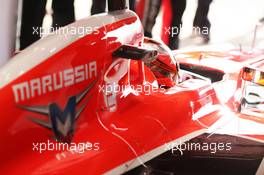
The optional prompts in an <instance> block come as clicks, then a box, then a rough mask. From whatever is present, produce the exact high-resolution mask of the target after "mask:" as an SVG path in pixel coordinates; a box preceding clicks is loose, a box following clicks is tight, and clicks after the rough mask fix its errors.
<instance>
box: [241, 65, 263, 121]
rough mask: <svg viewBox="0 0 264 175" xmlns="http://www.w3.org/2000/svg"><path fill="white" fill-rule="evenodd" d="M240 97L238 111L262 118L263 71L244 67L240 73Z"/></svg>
mask: <svg viewBox="0 0 264 175" xmlns="http://www.w3.org/2000/svg"><path fill="white" fill-rule="evenodd" d="M241 79H242V83H241V89H242V96H241V100H240V104H239V108H238V111H239V112H240V113H242V114H246V115H252V116H256V117H263V116H264V71H262V70H258V69H256V68H251V67H244V68H243V69H242V72H241Z"/></svg>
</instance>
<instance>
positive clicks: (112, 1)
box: [108, 0, 128, 12]
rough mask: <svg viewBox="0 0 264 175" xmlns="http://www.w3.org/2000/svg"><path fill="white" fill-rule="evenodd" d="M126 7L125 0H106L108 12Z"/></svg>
mask: <svg viewBox="0 0 264 175" xmlns="http://www.w3.org/2000/svg"><path fill="white" fill-rule="evenodd" d="M127 8H128V3H127V0H108V12H112V11H116V10H124V9H127Z"/></svg>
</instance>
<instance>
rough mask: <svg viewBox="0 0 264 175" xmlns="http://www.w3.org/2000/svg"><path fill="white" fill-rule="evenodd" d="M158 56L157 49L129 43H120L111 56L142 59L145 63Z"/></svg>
mask: <svg viewBox="0 0 264 175" xmlns="http://www.w3.org/2000/svg"><path fill="white" fill-rule="evenodd" d="M157 56H158V51H157V50H154V49H145V48H141V47H135V46H131V45H122V46H120V47H119V48H118V49H117V50H115V51H114V52H113V57H117V58H124V59H131V60H142V61H143V62H145V63H150V62H152V61H153V60H155V59H156V58H157Z"/></svg>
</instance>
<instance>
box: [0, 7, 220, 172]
mask: <svg viewBox="0 0 264 175" xmlns="http://www.w3.org/2000/svg"><path fill="white" fill-rule="evenodd" d="M122 13H130V14H131V13H132V12H122ZM105 15H107V14H105ZM98 18H100V17H98ZM127 28H129V31H127ZM115 31H118V32H119V33H118V34H119V35H114V34H112V33H114V32H115ZM143 38H144V36H143V29H142V27H141V23H140V21H139V19H138V17H137V16H136V15H133V16H132V17H129V18H127V19H125V20H116V21H114V22H113V23H111V24H109V25H106V26H104V27H102V28H99V33H98V32H97V33H91V34H88V35H86V36H85V37H83V38H81V39H79V40H77V41H76V42H73V43H71V44H69V45H68V46H67V47H65V48H63V49H62V50H60V51H58V52H56V53H55V54H53V55H52V56H50V57H48V58H47V59H46V60H45V61H43V62H41V63H40V64H38V65H37V66H35V67H34V68H32V69H31V70H29V71H27V72H24V73H22V74H21V75H20V76H18V78H16V79H14V80H12V81H11V82H9V83H8V84H7V85H5V86H4V87H2V88H1V89H0V97H1V101H0V106H1V108H0V113H1V116H2V117H1V124H0V137H1V140H2V142H1V146H0V150H1V167H0V169H1V173H2V174H84V173H85V174H102V173H107V172H108V173H112V174H116V173H123V172H126V171H128V170H130V169H132V168H134V167H136V166H138V165H140V164H142V163H144V162H146V161H147V160H150V159H151V158H153V157H156V156H158V155H159V154H161V153H163V152H165V150H166V149H165V146H164V145H165V143H169V142H172V141H174V140H176V139H179V138H184V139H185V140H187V139H191V138H193V137H195V136H197V135H199V134H201V133H204V132H205V130H206V128H205V126H209V125H211V124H212V123H214V122H215V121H216V120H217V119H218V117H219V116H218V113H217V111H215V112H214V113H212V114H208V115H205V116H203V117H202V118H200V121H199V122H198V121H196V120H194V119H193V118H192V115H193V114H195V113H196V112H197V111H199V109H200V108H201V107H202V106H203V105H204V104H206V103H212V104H218V103H219V102H218V100H217V98H216V94H215V92H214V90H213V88H212V87H211V85H210V84H208V83H206V81H201V80H196V81H195V80H190V81H186V82H185V83H183V84H181V85H176V86H175V87H174V88H173V89H168V90H165V91H162V92H152V93H150V94H145V92H142V93H140V94H139V95H138V96H135V95H133V94H130V95H128V96H127V97H125V98H120V96H121V95H122V94H121V93H117V94H116V103H115V104H114V106H111V107H115V108H116V109H115V110H114V111H111V110H109V108H108V107H109V106H108V107H107V104H106V101H105V98H108V96H105V94H104V93H103V92H100V88H99V87H100V86H103V85H106V82H105V81H104V77H105V76H109V77H111V76H114V75H115V71H116V67H118V66H114V68H113V70H110V72H109V75H105V74H106V70H107V69H108V68H109V66H110V65H111V64H112V63H113V62H114V61H115V60H116V59H117V58H113V57H112V53H113V51H115V50H116V49H117V48H118V47H119V46H121V45H123V44H129V45H134V46H140V45H141V43H142V42H143ZM22 53H23V52H22ZM18 55H19V54H18ZM13 59H17V58H13ZM94 62H96V69H95V67H94V66H95V65H94V64H93V65H92V67H90V66H91V63H94ZM122 62H124V61H122V60H121V61H120V63H118V64H122ZM80 65H84V67H87V70H86V72H85V75H83V73H80V72H81V71H80V70H79V71H80V72H79V73H80V74H78V73H76V72H75V73H74V71H77V70H76V69H77V67H78V68H80V69H84V68H83V67H82V66H81V67H79V66H80ZM86 65H88V66H86ZM92 68H93V69H92ZM90 69H92V70H93V71H91V70H90ZM64 70H68V72H67V74H68V75H67V77H68V79H66V80H65V79H64V80H63V81H64V85H63V88H60V89H58V90H56V89H55V88H54V87H53V86H51V85H50V84H49V83H51V82H48V79H46V80H44V78H43V77H45V76H47V75H53V79H52V81H53V80H54V79H55V78H54V76H57V78H58V77H59V76H60V72H62V71H64ZM77 72H78V71H77ZM64 73H65V72H64ZM69 75H70V76H69ZM64 76H66V75H64ZM129 76H130V83H131V84H133V85H143V84H145V83H153V82H155V81H156V78H155V76H154V75H153V73H152V72H151V71H150V70H149V69H148V67H146V66H144V65H143V63H142V62H141V61H133V60H132V61H131V62H130V73H129ZM69 77H71V78H69ZM38 78H41V81H47V82H45V86H44V85H43V84H44V83H43V82H42V84H41V85H42V86H44V87H41V90H42V92H39V91H38V90H39V89H37V88H36V87H37V86H38V84H34V81H33V80H35V79H37V80H38ZM22 82H29V84H30V83H32V84H30V86H31V89H30V90H29V92H27V91H25V93H29V95H28V94H26V95H25V94H24V95H25V97H24V98H22V97H21V96H20V97H15V96H14V93H13V92H14V87H15V85H17V84H20V83H22ZM118 83H119V85H127V83H128V73H126V74H124V75H122V77H121V78H120V80H118ZM89 86H92V88H90V89H89V92H88V94H87V95H86V96H85V97H84V98H83V99H82V100H81V101H80V103H78V104H77V106H76V108H82V107H84V108H83V110H82V112H81V114H80V116H79V117H78V120H77V121H76V123H75V125H74V132H73V139H72V142H73V143H76V144H77V143H83V142H90V143H92V144H93V146H94V147H96V148H97V147H99V149H98V150H90V151H85V152H84V153H76V152H72V151H54V150H53V151H44V152H42V153H40V152H38V151H36V150H34V148H33V145H34V144H35V143H46V142H47V141H49V142H52V143H58V142H57V141H55V139H54V128H49V127H50V126H47V128H45V127H43V126H41V125H40V124H37V122H36V120H38V121H39V120H42V121H46V122H50V120H51V119H50V116H47V115H44V114H43V113H41V112H34V110H32V109H31V108H32V107H39V108H40V109H43V107H44V106H48V105H50V104H56V105H57V106H59V107H60V108H61V109H64V108H65V106H66V104H67V101H68V100H69V98H70V97H72V96H76V95H77V94H80V93H82V92H83V91H85V90H86V89H87V87H89ZM35 88H36V89H35ZM201 91H203V92H202V93H201ZM23 92H24V91H23ZM20 95H21V94H20ZM16 98H18V99H16ZM83 105H84V106H83ZM49 115H50V114H49ZM34 121H35V122H34ZM201 123H203V125H201ZM185 137H186V138H185ZM157 148H159V149H158V151H157ZM155 150H156V151H155ZM129 161H130V162H129Z"/></svg>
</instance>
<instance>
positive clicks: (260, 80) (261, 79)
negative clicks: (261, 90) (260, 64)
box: [242, 67, 264, 86]
mask: <svg viewBox="0 0 264 175" xmlns="http://www.w3.org/2000/svg"><path fill="white" fill-rule="evenodd" d="M242 79H243V80H245V81H247V82H251V83H254V84H257V85H260V86H264V71H261V70H257V69H254V68H249V67H244V68H243V71H242Z"/></svg>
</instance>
